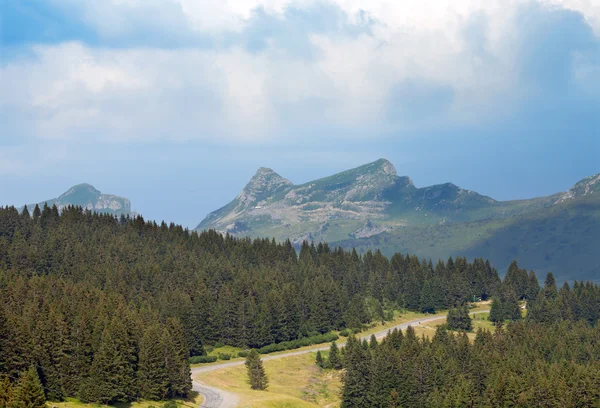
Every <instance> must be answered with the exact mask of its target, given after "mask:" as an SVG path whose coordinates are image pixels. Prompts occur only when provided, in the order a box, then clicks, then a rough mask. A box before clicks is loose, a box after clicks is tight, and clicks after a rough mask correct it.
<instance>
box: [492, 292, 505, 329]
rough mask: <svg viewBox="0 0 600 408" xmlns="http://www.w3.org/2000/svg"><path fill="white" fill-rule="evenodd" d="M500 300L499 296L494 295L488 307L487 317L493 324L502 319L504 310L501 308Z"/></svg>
mask: <svg viewBox="0 0 600 408" xmlns="http://www.w3.org/2000/svg"><path fill="white" fill-rule="evenodd" d="M502 309H503V307H502V302H501V301H500V299H499V298H497V297H494V298H493V299H492V306H491V307H490V315H489V317H488V319H489V320H490V321H491V322H493V323H494V324H496V323H498V322H501V321H503V320H504V311H503V310H502Z"/></svg>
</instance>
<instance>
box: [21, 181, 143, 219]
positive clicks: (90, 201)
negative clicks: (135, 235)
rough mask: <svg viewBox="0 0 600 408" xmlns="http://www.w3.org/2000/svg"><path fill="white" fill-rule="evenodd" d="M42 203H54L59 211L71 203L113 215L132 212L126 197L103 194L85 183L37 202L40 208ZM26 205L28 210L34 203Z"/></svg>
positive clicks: (51, 204)
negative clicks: (56, 196) (55, 196)
mask: <svg viewBox="0 0 600 408" xmlns="http://www.w3.org/2000/svg"><path fill="white" fill-rule="evenodd" d="M44 204H48V206H53V205H56V206H57V207H58V210H59V211H61V210H62V209H63V208H65V207H68V206H70V205H72V206H79V207H83V208H84V209H88V210H93V211H96V212H102V213H109V214H115V215H120V214H125V215H127V214H132V212H131V202H130V201H129V200H128V199H127V198H124V197H119V196H116V195H113V194H103V193H101V192H100V191H98V190H97V189H96V188H95V187H94V186H92V185H90V184H86V183H84V184H78V185H76V186H73V187H71V188H70V189H68V190H67V191H66V192H65V193H63V194H61V195H60V196H59V197H58V198H53V199H50V200H45V201H42V202H40V203H38V205H39V206H40V208H42V207H43V206H44ZM27 207H28V208H29V211H32V210H33V208H34V207H35V204H28V205H27Z"/></svg>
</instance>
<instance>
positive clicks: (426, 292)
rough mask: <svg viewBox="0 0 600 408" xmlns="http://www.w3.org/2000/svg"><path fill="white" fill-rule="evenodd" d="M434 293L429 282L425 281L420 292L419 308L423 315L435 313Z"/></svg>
mask: <svg viewBox="0 0 600 408" xmlns="http://www.w3.org/2000/svg"><path fill="white" fill-rule="evenodd" d="M435 305H436V299H435V293H434V288H433V285H432V284H431V282H430V281H429V280H426V281H425V283H424V284H423V289H422V290H421V301H420V308H421V312H423V313H435Z"/></svg>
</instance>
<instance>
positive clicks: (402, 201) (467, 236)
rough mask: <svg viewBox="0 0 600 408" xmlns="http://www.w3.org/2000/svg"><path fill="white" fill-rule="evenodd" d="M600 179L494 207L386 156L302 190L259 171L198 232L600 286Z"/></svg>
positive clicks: (493, 203) (495, 203)
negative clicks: (449, 261)
mask: <svg viewBox="0 0 600 408" xmlns="http://www.w3.org/2000/svg"><path fill="white" fill-rule="evenodd" d="M599 218H600V174H597V175H594V176H590V177H587V178H585V179H583V180H581V181H579V182H578V183H576V184H575V185H574V186H573V187H572V188H571V189H570V190H569V191H568V192H565V193H557V194H554V195H551V196H548V197H539V198H533V199H528V200H515V201H496V200H494V199H492V198H490V197H486V196H483V195H480V194H478V193H476V192H473V191H469V190H464V189H461V188H460V187H458V186H456V185H454V184H452V183H445V184H440V185H435V186H429V187H423V188H418V187H416V186H415V185H414V183H413V182H412V181H411V179H410V178H409V177H400V176H398V174H397V172H396V169H395V168H394V166H393V165H392V164H391V163H390V162H389V161H387V160H385V159H380V160H377V161H375V162H373V163H369V164H366V165H364V166H360V167H357V168H355V169H351V170H348V171H344V172H342V173H338V174H335V175H333V176H330V177H325V178H322V179H318V180H315V181H311V182H308V183H304V184H301V185H294V184H292V183H291V182H290V181H289V180H287V179H285V178H283V177H281V176H279V175H278V174H277V173H275V172H274V171H273V170H270V169H265V168H261V169H259V170H258V172H257V173H256V175H255V176H254V177H253V178H252V179H251V181H250V182H249V183H248V185H246V187H245V188H244V189H243V190H242V192H241V193H240V195H238V197H236V198H235V199H234V200H233V201H232V202H231V203H229V204H228V205H226V206H224V207H222V208H221V209H219V210H217V211H214V212H212V213H210V214H209V215H208V216H207V217H206V218H205V219H204V220H203V221H202V222H201V223H200V224H199V225H198V227H197V229H199V230H202V229H209V228H212V229H216V230H219V231H222V232H229V233H231V234H234V235H238V236H246V235H247V236H253V237H275V238H276V239H278V240H285V239H290V240H291V241H292V242H293V243H294V244H296V245H298V244H300V243H301V242H302V241H303V240H305V239H308V240H314V241H327V242H329V243H331V244H334V245H341V246H343V247H345V248H351V247H357V249H359V250H362V251H364V250H367V249H375V248H379V249H382V250H383V251H384V252H385V253H386V254H388V255H390V254H392V253H394V252H398V251H400V252H410V253H415V254H418V255H420V256H423V257H428V258H429V257H430V258H434V259H437V258H447V257H449V256H457V255H467V256H469V257H485V258H489V259H490V260H492V261H493V262H494V264H495V265H496V266H497V267H499V268H505V267H507V266H508V265H509V263H510V262H511V261H512V260H513V259H515V258H516V259H518V260H519V261H520V263H522V264H523V266H525V267H527V268H532V269H536V270H540V271H543V272H546V271H548V270H552V271H553V272H554V273H555V274H556V275H557V277H559V278H560V279H563V280H566V279H584V278H585V279H592V280H596V281H600V276H598V275H599V273H600V272H599V271H600V266H599V264H598V261H597V259H598V257H597V255H595V254H596V252H595V251H596V249H595V248H596V247H597V245H598V243H599V242H600V224H599V222H598V220H599Z"/></svg>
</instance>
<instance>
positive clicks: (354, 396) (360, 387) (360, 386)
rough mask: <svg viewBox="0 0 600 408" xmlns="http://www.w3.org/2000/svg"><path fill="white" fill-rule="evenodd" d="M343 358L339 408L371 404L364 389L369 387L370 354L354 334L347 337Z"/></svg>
mask: <svg viewBox="0 0 600 408" xmlns="http://www.w3.org/2000/svg"><path fill="white" fill-rule="evenodd" d="M345 349H346V356H345V358H344V368H345V369H346V371H345V373H344V376H343V383H344V386H343V388H342V405H341V408H362V407H369V406H371V404H370V401H369V395H368V393H367V392H366V390H368V389H369V387H370V381H369V379H370V356H371V354H370V353H369V352H368V350H365V349H364V348H363V346H362V344H361V341H360V340H359V339H357V338H356V337H355V336H354V335H350V336H349V337H348V343H347V344H346V347H345Z"/></svg>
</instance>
